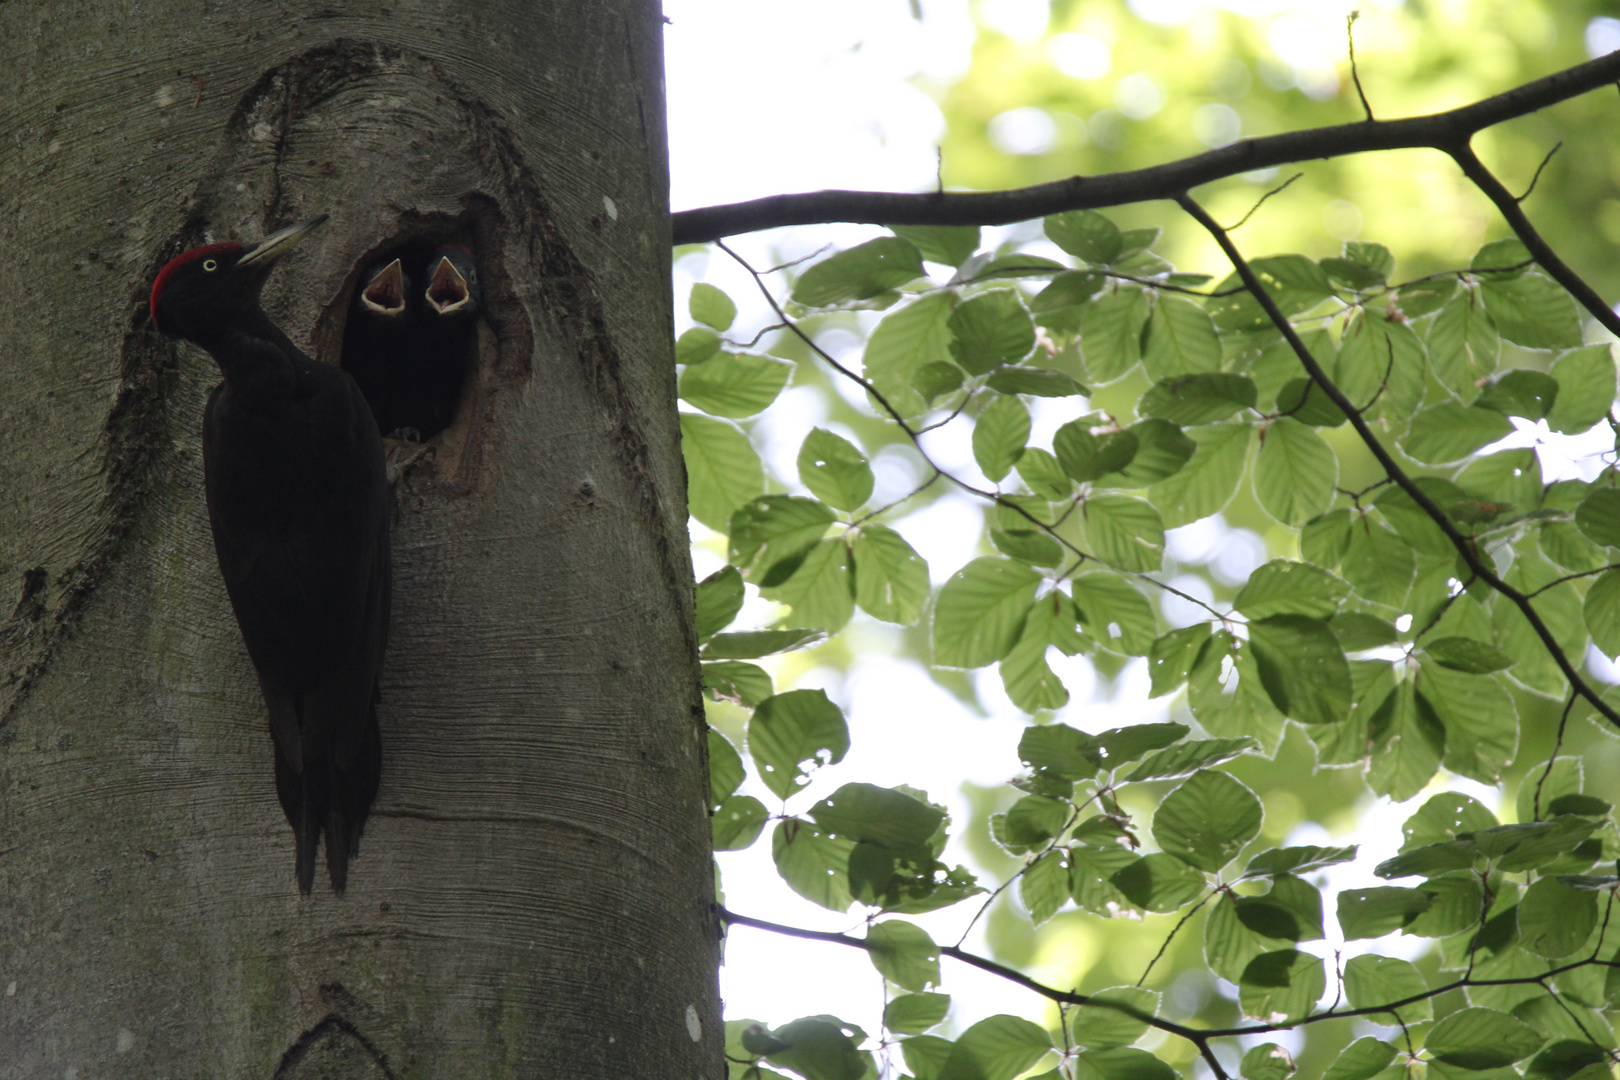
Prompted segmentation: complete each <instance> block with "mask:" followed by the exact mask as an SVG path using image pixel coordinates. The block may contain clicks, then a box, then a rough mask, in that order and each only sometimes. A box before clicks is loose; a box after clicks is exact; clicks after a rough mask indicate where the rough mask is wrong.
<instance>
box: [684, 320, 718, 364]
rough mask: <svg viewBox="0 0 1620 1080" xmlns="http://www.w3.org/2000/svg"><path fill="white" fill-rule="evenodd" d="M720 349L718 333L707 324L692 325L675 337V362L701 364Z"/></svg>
mask: <svg viewBox="0 0 1620 1080" xmlns="http://www.w3.org/2000/svg"><path fill="white" fill-rule="evenodd" d="M719 351H720V335H719V334H717V333H715V332H714V331H713V330H710V329H709V328H708V327H707V326H694V327H691V328H690V329H688V330H687V331H686V332H685V333H683V334H682V335H681V336H680V337H678V338H676V339H675V362H676V363H677V364H688V365H690V364H701V363H703V362H704V361H705V360H707V359H709V357H711V356H714V355H715V354H717V353H718V352H719Z"/></svg>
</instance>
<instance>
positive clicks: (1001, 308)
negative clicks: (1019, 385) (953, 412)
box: [947, 289, 1035, 375]
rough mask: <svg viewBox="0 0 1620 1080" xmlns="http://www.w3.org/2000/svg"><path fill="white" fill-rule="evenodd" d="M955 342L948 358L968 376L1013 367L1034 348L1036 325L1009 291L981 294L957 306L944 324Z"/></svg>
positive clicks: (1021, 303)
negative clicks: (1011, 365)
mask: <svg viewBox="0 0 1620 1080" xmlns="http://www.w3.org/2000/svg"><path fill="white" fill-rule="evenodd" d="M947 325H948V326H949V327H950V329H951V333H952V334H953V335H954V336H955V338H956V340H955V341H953V342H951V356H952V357H954V358H955V360H956V362H957V363H958V364H960V365H961V366H962V369H963V370H964V371H966V372H967V373H968V374H969V375H984V374H987V373H988V372H990V371H992V370H993V369H995V368H996V367H998V366H999V365H1002V364H1016V363H1018V362H1019V361H1020V360H1022V359H1023V358H1024V357H1026V356H1028V355H1029V353H1030V350H1031V349H1033V348H1035V323H1034V321H1033V320H1031V319H1030V317H1029V312H1028V311H1026V310H1024V304H1023V301H1022V300H1020V299H1019V296H1018V293H1016V292H1014V291H1013V290H1011V289H996V290H994V291H991V292H986V293H980V294H979V295H978V296H975V297H973V299H971V300H968V301H965V302H964V303H962V304H960V305H959V306H958V307H957V309H956V310H955V311H954V312H953V313H952V314H951V317H950V321H949V322H948V324H947Z"/></svg>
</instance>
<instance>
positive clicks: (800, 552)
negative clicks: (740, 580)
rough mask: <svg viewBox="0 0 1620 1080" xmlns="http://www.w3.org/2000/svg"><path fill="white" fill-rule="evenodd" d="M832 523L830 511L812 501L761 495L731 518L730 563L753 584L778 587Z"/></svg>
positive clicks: (784, 496)
mask: <svg viewBox="0 0 1620 1080" xmlns="http://www.w3.org/2000/svg"><path fill="white" fill-rule="evenodd" d="M832 522H833V512H832V511H831V510H829V509H827V507H825V506H823V505H822V504H821V503H819V502H816V501H815V500H814V499H801V498H799V497H797V496H795V495H761V496H760V497H759V498H757V499H754V500H752V501H751V502H748V503H746V504H744V505H743V506H741V507H739V508H738V509H737V511H736V512H735V513H734V514H732V515H731V521H730V523H729V526H728V531H729V534H730V540H731V544H730V551H729V557H730V559H731V563H732V565H733V566H737V567H741V568H742V569H743V571H744V572H745V573H746V574H747V575H748V577H749V579H750V580H751V581H753V582H754V583H755V584H758V585H762V586H772V585H780V584H781V583H782V582H784V581H786V580H787V579H788V578H790V577H792V576H793V573H794V571H796V570H798V568H799V565H800V564H801V563H802V562H804V559H805V556H806V555H808V554H809V553H810V551H811V549H813V548H814V547H815V546H816V544H818V543H820V541H821V538H822V537H823V536H825V535H826V534H827V526H828V525H831V524H832Z"/></svg>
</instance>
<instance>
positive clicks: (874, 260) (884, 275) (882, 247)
mask: <svg viewBox="0 0 1620 1080" xmlns="http://www.w3.org/2000/svg"><path fill="white" fill-rule="evenodd" d="M922 276H923V268H922V253H921V252H919V251H918V250H917V248H916V247H915V246H914V245H913V244H912V243H911V242H910V241H908V240H902V239H900V238H899V237H897V236H880V237H878V238H877V239H876V240H868V241H867V242H866V243H864V244H858V245H856V246H855V247H852V248H850V249H848V250H847V251H840V252H838V253H836V254H834V255H832V256H831V257H830V258H826V259H823V260H822V261H821V262H818V263H816V265H814V266H812V267H810V269H808V270H806V271H805V272H804V273H803V274H801V275H799V280H798V281H797V282H795V283H794V285H793V299H794V302H795V303H800V304H803V305H804V306H806V307H826V306H828V305H830V304H838V303H842V302H843V301H846V300H866V299H868V298H870V297H873V296H876V295H878V294H879V293H882V292H888V291H889V290H890V289H897V288H899V287H900V286H902V285H904V284H905V283H906V282H908V281H914V280H916V279H917V278H920V277H922Z"/></svg>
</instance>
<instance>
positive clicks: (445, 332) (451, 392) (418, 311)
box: [343, 241, 482, 441]
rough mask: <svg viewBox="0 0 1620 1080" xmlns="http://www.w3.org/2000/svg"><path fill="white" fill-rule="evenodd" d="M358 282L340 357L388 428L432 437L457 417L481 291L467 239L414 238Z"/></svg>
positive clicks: (381, 426) (387, 432)
mask: <svg viewBox="0 0 1620 1080" xmlns="http://www.w3.org/2000/svg"><path fill="white" fill-rule="evenodd" d="M361 280H362V282H364V284H363V285H362V286H361V287H360V288H358V289H356V290H355V298H354V305H353V308H352V309H351V311H350V313H349V322H348V327H347V329H346V331H345V333H344V339H343V365H344V367H345V368H347V369H348V371H349V372H350V374H352V375H353V376H354V378H355V381H356V382H357V383H359V385H360V388H361V389H362V390H363V391H364V392H365V395H366V400H368V401H369V402H371V407H372V410H373V411H374V412H375V413H376V416H377V427H378V429H379V430H380V431H382V433H383V434H385V435H393V436H399V437H405V438H410V439H412V440H414V441H419V440H422V439H428V438H432V437H433V436H434V435H437V434H438V433H439V432H441V431H443V430H444V429H445V428H447V427H449V426H450V422H451V421H452V420H454V419H455V411H456V405H457V402H458V401H459V400H460V397H461V387H462V383H463V381H464V380H465V378H466V374H467V370H468V364H469V362H470V358H471V356H472V354H473V352H474V345H475V342H476V340H477V334H478V329H477V315H478V310H479V303H480V300H481V297H482V294H481V292H480V290H479V287H478V269H477V267H476V266H475V265H474V262H473V257H472V254H471V253H470V252H469V251H468V250H467V249H466V248H464V247H461V246H459V245H455V244H447V245H445V246H443V247H439V248H430V247H428V246H427V245H426V244H425V243H423V242H420V241H416V242H412V243H410V244H407V245H405V246H404V247H403V248H400V249H398V251H397V253H395V254H394V255H393V256H392V257H389V256H386V255H385V256H384V259H383V261H380V262H378V263H377V264H376V265H374V266H372V267H371V268H369V269H368V270H367V271H366V272H365V274H364V275H363V276H362V278H361Z"/></svg>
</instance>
